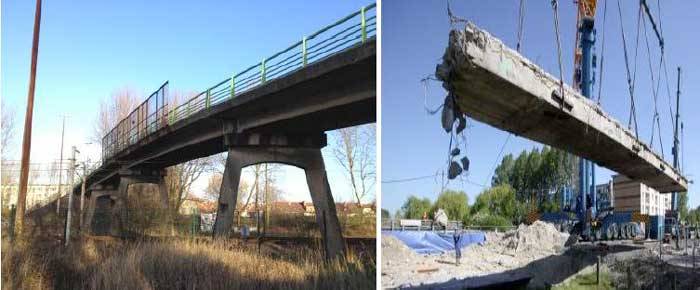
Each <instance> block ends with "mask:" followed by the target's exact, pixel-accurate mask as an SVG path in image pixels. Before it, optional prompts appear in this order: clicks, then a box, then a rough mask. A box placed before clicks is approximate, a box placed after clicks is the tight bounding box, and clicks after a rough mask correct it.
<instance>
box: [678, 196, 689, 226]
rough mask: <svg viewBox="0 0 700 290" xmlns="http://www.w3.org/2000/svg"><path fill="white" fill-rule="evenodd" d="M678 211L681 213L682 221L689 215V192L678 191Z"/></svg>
mask: <svg viewBox="0 0 700 290" xmlns="http://www.w3.org/2000/svg"><path fill="white" fill-rule="evenodd" d="M678 211H679V214H680V219H681V220H682V221H684V220H686V218H687V217H688V193H687V192H679V193H678Z"/></svg>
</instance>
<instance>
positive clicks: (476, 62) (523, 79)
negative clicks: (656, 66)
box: [436, 23, 688, 192]
mask: <svg viewBox="0 0 700 290" xmlns="http://www.w3.org/2000/svg"><path fill="white" fill-rule="evenodd" d="M436 75H437V76H438V78H440V79H441V80H442V81H443V87H445V88H446V89H447V90H448V91H450V92H451V93H452V94H454V97H455V102H456V105H457V107H458V109H459V111H461V112H462V113H464V114H466V115H468V116H470V117H471V118H473V119H475V120H478V121H481V122H484V123H486V124H489V125H491V126H494V127H496V128H499V129H502V130H506V131H508V132H511V133H514V134H516V135H520V136H523V137H526V138H528V139H531V140H534V141H537V142H541V143H544V144H547V145H551V146H554V147H557V148H560V149H563V150H566V151H569V152H571V153H573V154H576V155H578V156H581V157H584V158H586V159H588V160H591V161H593V162H595V163H596V164H598V165H601V166H604V167H607V168H610V169H612V170H614V171H617V172H618V173H620V174H623V175H626V176H628V177H630V178H632V179H635V180H639V181H641V182H643V183H645V184H647V185H648V186H651V187H653V188H655V189H657V190H658V191H659V192H672V191H686V190H687V188H688V181H687V179H686V178H685V177H684V176H682V175H681V174H680V172H678V171H677V170H676V169H674V168H673V166H671V165H670V164H668V163H667V162H666V161H665V160H664V159H663V158H662V157H660V156H659V155H657V154H656V153H655V152H653V151H652V150H651V148H650V147H649V146H648V145H647V144H645V143H643V142H642V141H640V140H639V139H638V138H636V137H635V136H634V134H633V133H632V132H631V131H630V130H628V129H626V128H625V127H623V125H622V124H620V123H619V122H618V121H617V120H615V119H613V118H612V117H611V116H610V115H608V114H607V113H605V112H604V111H603V109H602V108H601V107H600V106H599V105H597V104H595V103H594V102H593V101H591V100H589V99H587V98H585V97H583V96H582V95H580V94H579V93H577V92H576V91H574V90H573V89H572V88H571V87H569V86H566V85H565V86H564V96H563V97H562V96H560V95H561V94H560V93H559V92H560V89H561V87H560V82H559V80H558V79H555V78H554V77H552V76H551V75H549V74H548V73H546V72H545V71H544V70H542V69H541V68H540V67H538V66H537V65H535V64H533V63H532V62H530V61H529V60H527V59H526V58H524V57H523V56H521V55H520V54H519V53H518V52H516V51H514V50H512V49H510V48H508V47H506V46H505V45H504V44H503V43H502V42H501V41H500V40H499V39H497V38H495V37H493V36H491V35H490V34H489V33H488V32H486V31H483V30H481V29H479V28H478V27H476V26H475V25H474V24H472V23H469V24H467V25H466V27H465V29H463V30H452V31H451V32H450V39H449V45H448V47H447V49H446V51H445V54H444V56H443V62H442V64H440V65H438V67H437V69H436Z"/></svg>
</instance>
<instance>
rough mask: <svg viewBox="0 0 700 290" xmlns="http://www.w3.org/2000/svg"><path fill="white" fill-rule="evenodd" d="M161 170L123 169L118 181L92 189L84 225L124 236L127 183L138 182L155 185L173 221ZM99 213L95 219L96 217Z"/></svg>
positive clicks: (84, 226)
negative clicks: (144, 171)
mask: <svg viewBox="0 0 700 290" xmlns="http://www.w3.org/2000/svg"><path fill="white" fill-rule="evenodd" d="M163 176H164V171H162V170H157V171H155V173H153V172H146V173H143V172H140V171H122V172H120V176H119V177H118V183H116V184H113V185H111V186H98V187H99V188H100V189H93V190H91V194H90V199H89V201H88V208H87V211H86V213H85V219H84V224H83V225H82V226H83V228H85V229H88V231H89V232H90V233H92V234H98V235H113V236H119V237H126V235H127V232H128V221H129V204H128V201H129V186H131V185H134V184H141V183H151V184H157V185H158V191H159V192H158V195H159V199H160V203H161V206H162V207H163V210H164V211H165V212H166V221H167V223H169V224H170V231H171V232H172V230H173V229H172V223H171V218H170V212H169V203H168V191H167V186H166V184H165V181H164V178H163ZM96 215H99V218H98V219H96V218H95V216H96Z"/></svg>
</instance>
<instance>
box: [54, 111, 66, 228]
mask: <svg viewBox="0 0 700 290" xmlns="http://www.w3.org/2000/svg"><path fill="white" fill-rule="evenodd" d="M65 131H66V116H63V127H62V128H61V151H60V157H59V158H60V159H59V160H60V161H59V162H58V190H57V191H56V192H57V195H58V198H56V215H57V216H58V215H60V214H61V185H62V184H63V137H64V133H65Z"/></svg>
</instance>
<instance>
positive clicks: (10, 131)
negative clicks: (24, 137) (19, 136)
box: [0, 102, 15, 160]
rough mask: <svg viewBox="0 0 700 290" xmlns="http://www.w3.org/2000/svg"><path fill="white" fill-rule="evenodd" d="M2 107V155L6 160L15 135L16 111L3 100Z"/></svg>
mask: <svg viewBox="0 0 700 290" xmlns="http://www.w3.org/2000/svg"><path fill="white" fill-rule="evenodd" d="M1 106H2V107H1V108H0V115H1V116H2V120H0V122H2V123H0V127H2V128H1V129H0V131H2V141H1V142H2V143H1V144H0V146H2V147H0V155H2V160H6V159H8V158H7V154H8V153H10V151H9V147H10V146H11V145H12V139H13V137H14V133H15V132H14V131H15V111H14V110H13V109H12V108H8V107H7V106H6V105H5V102H2V104H1Z"/></svg>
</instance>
